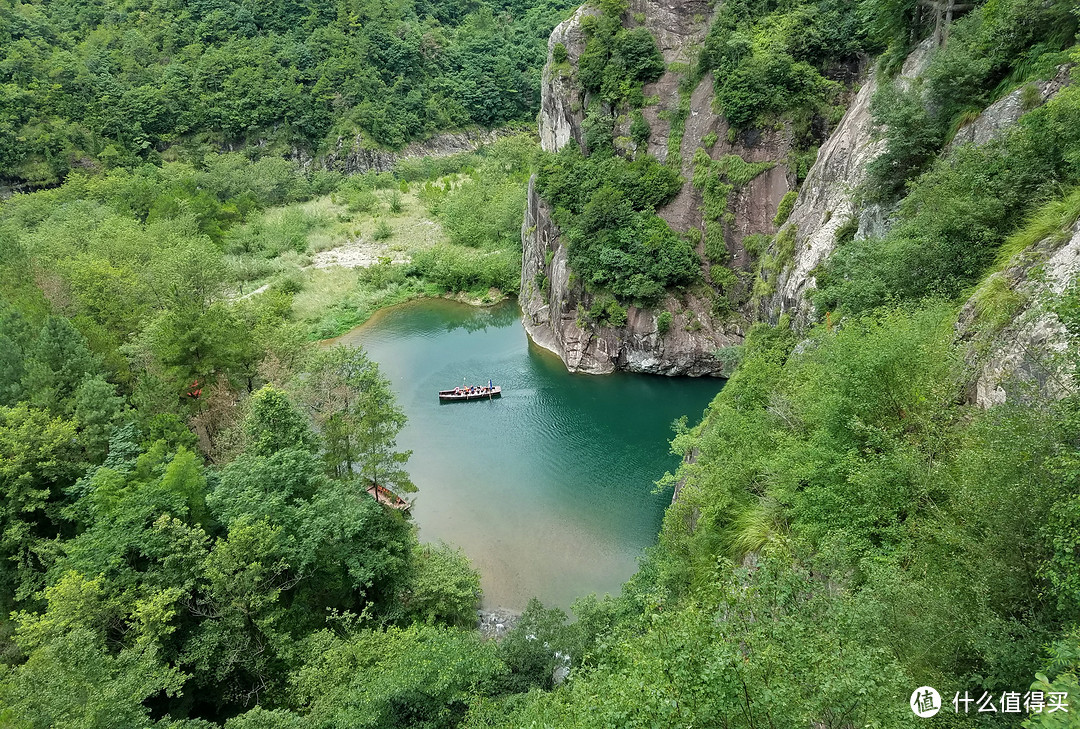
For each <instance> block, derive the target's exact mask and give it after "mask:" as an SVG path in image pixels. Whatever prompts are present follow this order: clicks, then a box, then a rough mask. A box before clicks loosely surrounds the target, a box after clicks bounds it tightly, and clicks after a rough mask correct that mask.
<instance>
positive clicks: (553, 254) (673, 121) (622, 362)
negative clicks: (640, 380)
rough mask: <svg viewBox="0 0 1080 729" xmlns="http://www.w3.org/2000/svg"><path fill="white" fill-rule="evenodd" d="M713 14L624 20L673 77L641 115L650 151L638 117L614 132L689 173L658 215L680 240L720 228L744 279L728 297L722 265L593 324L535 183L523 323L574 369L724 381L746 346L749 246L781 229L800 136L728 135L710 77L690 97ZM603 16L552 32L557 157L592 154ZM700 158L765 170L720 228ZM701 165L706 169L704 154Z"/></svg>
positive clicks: (550, 122) (550, 130) (544, 100)
mask: <svg viewBox="0 0 1080 729" xmlns="http://www.w3.org/2000/svg"><path fill="white" fill-rule="evenodd" d="M710 6H711V3H709V2H707V1H706V0H694V1H692V2H685V3H677V4H670V3H668V4H665V3H660V2H655V1H654V0H634V1H633V2H631V3H630V7H629V12H628V13H627V18H628V19H627V21H626V22H627V23H628V24H630V25H633V26H638V25H640V26H644V27H646V28H648V29H649V30H650V32H652V34H653V35H654V37H655V38H656V40H657V45H658V47H659V49H660V52H661V53H662V55H663V57H664V61H665V64H666V70H665V72H664V73H663V75H662V76H661V77H660V78H659V79H658V80H656V81H654V82H652V83H648V84H646V85H645V86H644V88H643V90H642V93H643V95H644V97H645V98H646V99H648V100H649V102H648V103H647V104H646V105H645V107H644V108H643V109H641V115H642V117H643V118H644V119H645V121H646V122H647V123H648V125H649V127H650V130H651V134H650V136H649V139H648V142H647V148H646V149H643V150H637V149H633V142H631V141H630V124H631V120H630V118H629V116H628V115H624V116H622V117H620V118H619V119H618V120H617V122H616V127H615V135H616V144H617V145H622V147H623V148H624V151H625V150H626V148H627V147H630V150H629V152H630V153H636V152H647V153H648V154H651V155H653V156H655V157H656V158H657V159H658V160H660V161H662V162H666V163H668V164H669V165H671V166H674V167H676V168H677V169H678V170H679V171H680V173H681V174H682V176H683V179H684V181H685V182H684V184H683V186H682V188H681V190H680V191H679V192H678V194H677V195H676V196H675V197H674V199H672V200H671V201H670V202H668V203H667V204H666V205H664V206H662V207H661V208H660V209H658V210H657V213H658V214H659V215H660V217H662V218H663V219H664V220H665V221H667V223H668V224H669V225H670V226H671V228H672V229H673V230H675V231H677V232H680V233H691V234H693V232H694V231H702V230H704V229H705V228H706V226H707V225H716V226H722V236H723V243H724V246H725V247H726V249H727V250H726V255H725V258H726V259H727V260H725V261H724V262H723V266H724V268H725V269H727V270H732V269H733V270H734V271H735V272H736V274H737V275H736V277H735V280H734V282H732V281H731V279H730V274H728V275H725V277H724V279H723V280H724V281H725V282H726V283H727V284H728V285H727V287H726V288H727V291H726V292H725V293H720V287H719V285H718V284H717V282H716V281H714V277H713V276H712V275H711V266H712V264H710V263H704V264H703V283H702V284H701V285H699V286H697V287H694V288H692V289H691V290H688V291H684V292H682V293H680V294H679V295H669V296H667V298H666V299H664V300H663V301H662V302H661V303H660V304H659V305H658V306H655V307H652V308H650V309H641V308H638V307H635V306H629V307H628V310H627V318H626V322H625V324H624V325H621V326H607V325H595V324H592V323H590V322H589V321H587V320H585V319H583V317H582V316H580V313H579V312H580V311H582V310H587V309H588V308H589V306H590V304H591V302H592V301H593V299H594V298H595V297H594V295H593V294H592V293H590V292H588V291H586V290H585V287H584V286H583V285H582V284H581V283H580V282H577V281H576V280H575V279H574V277H573V275H572V272H571V271H570V270H569V268H568V266H567V251H566V247H565V245H566V244H565V241H564V240H562V238H561V237H560V234H559V230H558V228H557V227H556V225H555V224H554V221H553V220H552V210H551V208H550V206H549V204H548V203H547V202H545V201H544V200H543V199H542V198H541V196H540V195H539V194H538V192H537V190H536V188H535V185H530V190H529V197H528V209H527V211H526V215H525V223H524V225H523V228H522V244H523V265H522V279H521V282H522V288H521V305H522V310H523V312H524V322H525V327H526V329H527V330H528V332H529V334H530V336H532V338H533V339H534V340H535V341H536V342H537V343H539V344H541V345H542V346H544V347H547V348H548V349H550V350H552V351H553V352H555V353H557V354H559V355H560V356H561V357H562V359H563V361H564V362H565V363H566V366H567V367H568V368H569V369H570V370H571V371H575V372H589V373H607V372H612V371H614V370H616V369H622V370H629V371H633V372H647V373H656V374H666V375H695V376H696V375H719V374H722V373H723V371H724V361H723V357H722V356H720V353H719V352H718V350H722V349H723V348H724V347H727V346H730V345H733V344H738V343H739V342H741V340H742V337H743V333H744V329H745V326H746V325H747V323H748V321H749V320H748V318H747V316H746V315H745V313H746V310H745V307H741V306H740V304H741V303H743V302H745V301H746V299H748V297H749V289H750V286H751V285H752V281H751V279H752V266H753V261H752V257H751V255H750V254H749V253H748V252H747V250H746V248H745V246H744V245H743V241H744V239H745V238H746V237H747V236H749V235H752V234H755V233H759V234H772V233H774V232H775V226H774V225H773V223H772V219H773V217H774V216H775V214H776V210H777V207H778V206H779V204H780V202H781V200H783V198H784V195H786V194H787V193H788V192H789V191H790V190H791V189H792V188H793V187H794V185H795V179H794V175H793V174H792V172H791V171H790V170H789V167H788V165H787V164H786V158H787V154H788V152H789V151H790V150H791V144H792V139H791V137H792V135H791V131H790V129H788V128H787V126H785V125H779V126H778V127H776V128H770V129H767V130H758V131H753V132H748V133H743V134H734V133H729V127H728V125H727V123H726V122H725V120H724V117H723V115H721V114H719V113H717V112H716V111H715V110H714V108H713V104H712V99H713V89H712V80H711V77H710V76H709V75H706V76H705V78H704V79H703V80H702V81H701V82H700V83H699V84H698V85H697V86H696V88H694V89H692V90H690V91H687V89H686V77H687V75H688V74H689V69H690V66H691V63H692V62H693V60H694V58H695V56H696V54H697V52H698V51H699V50H700V47H701V44H702V42H703V40H704V38H705V35H706V33H707V31H708V28H709V20H710V18H711V14H712V13H711V9H710ZM598 12H599V11H598V10H596V9H593V8H591V7H590V6H583V7H582V8H581V9H579V10H578V11H577V13H576V14H575V15H574V16H573V17H572V18H570V19H569V20H567V21H565V22H564V23H562V24H561V25H559V26H558V27H557V28H556V29H555V31H554V33H553V34H552V36H551V41H550V44H549V58H548V63H547V66H546V67H545V69H544V75H543V80H542V89H541V110H540V115H539V129H540V140H541V144H542V146H543V148H544V150H545V151H547V152H557V151H559V150H560V149H562V148H563V147H564V146H565V145H567V144H577V145H579V146H582V147H583V144H584V136H585V134H584V129H583V126H584V117H585V113H584V110H585V108H587V106H588V104H589V102H590V99H589V98H588V96H587V94H585V92H584V91H582V89H581V87H580V85H579V84H578V83H577V81H576V79H575V69H576V68H577V64H578V61H579V59H580V57H581V54H582V52H583V51H584V49H585V42H586V38H585V34H584V32H583V29H582V21H583V19H584V18H585V17H587V16H588V15H594V14H596V13H598ZM556 48H559V49H560V51H561V50H562V49H565V52H566V58H565V60H563V61H559V62H557V61H556V60H555V59H554V57H553V54H554V52H555V49H556ZM712 140H715V141H712ZM707 141H712V144H711V145H709V144H707ZM698 150H705V151H706V153H707V155H708V157H707V159H709V160H713V161H719V160H723V159H724V158H731V157H732V156H738V157H739V158H741V160H742V161H743V162H746V163H750V164H754V163H763V164H761V165H760V167H761V171H760V173H759V174H756V175H755V176H754V177H753V178H752V179H750V180H748V181H744V182H743V184H741V185H738V186H735V189H734V190H732V192H731V194H730V196H729V198H728V200H727V204H726V212H727V215H725V216H723V218H722V219H721V220H716V221H706V220H705V219H704V218H703V207H704V206H703V199H702V191H701V190H699V189H697V188H696V187H695V186H694V185H693V184H692V182H691V181H692V180H693V178H694V167H695V153H697V152H698ZM697 162H698V163H700V162H701V160H700V158H699V159H698V160H697ZM696 235H697V237H699V238H700V239H701V242H700V243H698V244H697V248H698V253H699V255H700V257H701V259H702V261H707V260H708V257H707V256H706V253H705V243H704V236H701V235H700V233H697V234H696ZM718 265H719V264H718ZM720 298H725V299H726V300H727V299H734V300H735V303H736V306H735V307H734V308H735V310H734V312H733V311H732V310H731V307H730V306H728V305H726V304H725V305H724V306H720V307H718V305H717V303H718V299H720ZM661 322H663V323H661Z"/></svg>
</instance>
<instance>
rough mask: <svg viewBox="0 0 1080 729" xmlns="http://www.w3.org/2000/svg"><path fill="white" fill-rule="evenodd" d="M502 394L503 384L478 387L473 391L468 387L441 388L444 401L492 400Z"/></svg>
mask: <svg viewBox="0 0 1080 729" xmlns="http://www.w3.org/2000/svg"><path fill="white" fill-rule="evenodd" d="M501 395H502V386H501V385H495V386H494V387H476V388H473V389H472V390H471V391H470V390H469V388H467V387H458V388H455V389H453V390H439V400H441V401H442V402H457V401H459V400H462V401H464V400H491V399H492V398H496V397H500V396H501Z"/></svg>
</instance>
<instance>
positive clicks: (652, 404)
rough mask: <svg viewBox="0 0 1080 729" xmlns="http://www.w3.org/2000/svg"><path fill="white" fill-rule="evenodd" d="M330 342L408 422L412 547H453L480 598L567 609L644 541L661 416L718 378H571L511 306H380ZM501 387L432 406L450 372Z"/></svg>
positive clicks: (649, 536)
mask: <svg viewBox="0 0 1080 729" xmlns="http://www.w3.org/2000/svg"><path fill="white" fill-rule="evenodd" d="M338 341H340V342H342V343H345V344H352V345H360V346H363V347H364V348H365V349H366V350H367V351H368V353H369V354H370V356H371V357H372V358H373V359H374V360H375V361H376V362H378V363H379V365H380V366H381V368H382V370H383V373H384V374H385V375H386V376H387V377H389V378H390V380H391V382H392V383H393V387H394V390H395V392H396V394H397V397H398V402H399V403H400V404H401V406H402V407H403V408H404V410H405V413H406V414H407V415H408V417H409V424H408V425H407V426H406V428H405V430H403V431H402V433H401V435H400V437H399V439H398V442H399V445H400V446H401V447H403V448H407V449H412V451H413V456H412V459H411V460H410V461H409V472H410V473H411V475H412V477H413V481H414V482H415V483H416V485H417V487H418V488H419V491H418V493H417V494H416V495H415V496H416V503H415V507H414V508H413V517H414V518H415V520H416V523H417V525H418V526H419V528H420V537H421V539H423V540H425V541H438V540H443V541H446V542H448V543H450V544H455V545H458V546H460V547H461V548H462V549H464V550H465V553H466V554H467V555H468V556H469V557H470V559H472V561H473V564H474V565H475V566H476V567H477V568H478V569H479V570H480V572H481V575H482V584H483V588H484V604H485V606H487V607H496V606H501V607H506V608H512V609H521V608H522V607H524V605H525V603H526V601H527V600H528V599H529V598H530V597H532V596H536V597H539V598H540V599H541V600H543V601H544V602H545V603H547V604H549V605H559V606H561V607H564V608H565V607H568V606H569V605H570V603H571V602H572V601H573V600H574V598H576V597H579V596H581V595H584V594H587V593H589V592H597V593H601V594H602V593H605V592H611V593H617V592H618V591H619V587H620V585H621V584H622V583H623V582H624V581H625V580H626V579H627V578H628V577H629V576H630V575H631V574H633V572H634V570H635V568H636V560H637V558H638V556H639V555H640V554H641V551H642V549H643V548H644V547H646V546H647V545H650V544H652V543H654V542H655V540H656V534H657V531H658V529H659V526H660V522H661V519H662V517H663V512H664V507H665V506H666V505H667V504H668V503H669V502H670V499H671V494H670V491H668V492H666V493H663V494H654V493H652V490H653V483H654V482H655V481H656V480H657V479H658V478H660V477H661V476H663V475H664V472H665V471H669V470H673V469H674V468H675V467H676V466H677V465H678V459H677V458H676V457H675V456H672V455H671V454H670V453H669V451H668V441H669V440H670V438H671V435H672V431H671V423H672V421H674V420H675V419H677V418H679V417H680V416H682V415H687V416H689V418H690V421H691V422H696V421H697V420H699V419H700V417H701V413H702V411H703V410H704V408H705V406H706V405H707V404H708V403H709V401H710V400H711V399H712V398H713V397H714V396H715V395H716V393H717V392H718V391H719V390H720V387H721V385H722V381H721V380H717V379H711V378H702V379H690V378H666V377H651V376H647V375H627V374H615V375H608V376H603V377H595V376H590V375H572V374H570V373H568V372H567V371H566V369H565V367H563V364H562V362H560V361H559V359H558V358H557V357H555V356H554V355H552V354H550V353H549V352H546V351H544V350H542V349H540V348H539V347H537V346H536V345H534V344H532V343H531V342H530V341H529V339H528V337H527V336H526V334H525V330H524V329H523V328H522V325H521V322H520V310H519V309H518V307H517V306H516V305H515V304H504V305H501V306H498V307H495V308H492V309H478V308H475V307H471V306H467V305H464V304H458V303H454V302H448V301H442V300H431V299H429V300H421V301H418V302H413V303H409V304H405V305H402V306H398V307H394V308H391V309H387V310H384V311H382V312H380V313H379V314H377V315H376V316H375V317H373V318H372V320H371V321H369V322H368V323H366V324H365V325H363V326H362V327H359V328H357V329H354V330H353V331H351V332H349V333H348V334H346V335H344V336H343V337H341V338H340V339H339V340H338ZM463 378H464V380H465V381H467V382H468V383H469V384H481V383H486V382H487V380H488V378H491V379H492V380H494V381H495V384H499V385H502V387H503V396H502V398H500V399H497V400H494V401H490V402H489V401H474V402H458V403H446V404H442V403H440V402H439V399H438V396H437V392H438V391H439V390H442V389H447V388H451V387H455V386H457V385H460V384H461V383H462V380H463Z"/></svg>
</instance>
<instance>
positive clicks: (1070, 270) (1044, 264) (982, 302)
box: [957, 225, 1080, 408]
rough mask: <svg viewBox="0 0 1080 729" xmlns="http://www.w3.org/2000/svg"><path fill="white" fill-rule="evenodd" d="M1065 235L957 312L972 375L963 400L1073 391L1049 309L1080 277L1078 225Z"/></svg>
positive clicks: (1013, 266) (1061, 335)
mask: <svg viewBox="0 0 1080 729" xmlns="http://www.w3.org/2000/svg"><path fill="white" fill-rule="evenodd" d="M1069 233H1070V235H1068V236H1065V237H1059V238H1050V239H1047V240H1044V241H1042V242H1041V243H1039V244H1038V245H1037V246H1035V247H1034V248H1032V249H1030V250H1028V251H1024V252H1023V253H1020V254H1019V255H1017V256H1016V257H1015V258H1014V259H1013V260H1012V261H1011V262H1010V263H1009V265H1008V266H1007V267H1006V268H1005V269H1004V270H1002V271H1000V272H998V273H995V274H993V275H992V276H989V277H988V278H987V279H986V281H984V282H983V283H982V285H981V286H980V287H979V289H978V290H977V291H976V292H975V294H974V295H973V296H972V298H971V299H970V300H969V301H968V303H967V304H966V305H965V306H964V308H963V310H962V311H961V314H960V318H959V321H958V323H957V334H958V336H959V337H960V339H961V340H964V341H967V342H968V343H969V345H970V347H969V357H968V359H969V365H971V366H972V368H973V370H974V377H973V378H972V383H973V384H972V389H971V392H970V393H969V398H970V399H971V401H972V402H974V403H976V404H978V405H979V406H981V407H984V408H988V407H992V406H994V405H1000V404H1002V403H1004V402H1006V401H1007V400H1015V399H1019V400H1024V399H1026V398H1028V397H1029V396H1031V395H1032V394H1036V393H1037V394H1039V395H1042V396H1049V397H1060V396H1062V395H1065V394H1067V393H1069V392H1072V390H1073V389H1074V386H1075V383H1074V381H1073V379H1072V375H1073V373H1070V372H1068V371H1067V369H1066V363H1063V362H1061V361H1059V359H1060V358H1059V357H1058V356H1057V355H1058V354H1059V353H1060V352H1061V351H1062V350H1064V349H1065V344H1066V342H1065V330H1064V327H1063V326H1062V324H1061V322H1060V321H1059V320H1058V318H1057V315H1056V314H1054V313H1053V311H1052V306H1051V304H1052V302H1053V299H1054V297H1055V296H1057V295H1060V294H1061V293H1062V292H1064V291H1065V289H1066V288H1067V287H1068V286H1069V285H1070V284H1071V283H1072V282H1074V281H1076V280H1077V277H1078V275H1080V226H1077V225H1074V226H1073V228H1072V230H1071V231H1069ZM995 318H997V319H999V320H1000V319H1001V318H1004V319H1005V321H1003V322H1002V321H994V319H995Z"/></svg>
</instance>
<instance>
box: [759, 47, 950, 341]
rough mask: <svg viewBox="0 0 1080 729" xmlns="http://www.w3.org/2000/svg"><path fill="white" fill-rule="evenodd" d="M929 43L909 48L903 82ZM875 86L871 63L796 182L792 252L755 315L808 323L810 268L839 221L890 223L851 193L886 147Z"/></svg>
mask: <svg viewBox="0 0 1080 729" xmlns="http://www.w3.org/2000/svg"><path fill="white" fill-rule="evenodd" d="M933 48H934V46H933V39H927V40H926V41H924V42H923V43H921V44H920V45H919V46H918V47H916V48H915V50H914V51H912V53H911V55H910V56H908V58H907V60H906V61H905V62H904V65H903V68H902V70H901V72H900V75H899V81H900V82H901V83H905V82H908V83H910V82H911V81H913V80H914V79H915V78H916V77H917V76H918V75H919V74H921V73H922V72H923V71H924V70H925V69H926V66H927V64H928V63H929V61H930V56H931V55H932V52H933ZM877 89H878V79H877V73H876V71H875V70H874V69H873V68H872V67H871V68H869V69H868V70H867V72H866V73H865V74H864V76H863V78H862V79H861V82H860V87H859V91H858V93H857V94H856V95H855V98H854V100H853V101H852V103H851V105H850V106H849V107H848V110H847V112H846V113H845V114H844V117H843V119H841V121H840V124H839V126H837V128H836V130H835V131H834V132H833V134H832V136H830V137H829V139H828V140H827V141H826V142H825V144H823V145H822V146H821V148H820V149H819V150H818V156H817V160H816V161H815V162H814V166H813V167H812V168H811V169H810V172H809V174H807V176H806V180H804V181H803V184H802V187H801V188H799V197H798V198H797V199H796V201H795V207H794V208H793V209H792V211H791V216H790V217H789V218H788V220H787V222H786V223H785V224H784V228H789V229H791V231H792V232H794V235H795V252H794V255H793V256H792V259H791V261H790V262H789V263H788V264H787V265H786V266H785V267H784V268H783V269H782V270H781V271H780V272H779V273H778V274H777V276H776V280H775V281H774V282H773V283H774V291H773V293H772V294H771V295H770V296H769V297H767V298H766V300H765V301H764V302H763V304H762V307H761V310H760V312H759V316H760V317H761V318H762V319H764V320H766V321H771V322H773V323H775V322H776V321H777V320H778V319H779V318H780V316H781V315H782V314H789V315H790V316H791V317H792V320H793V323H794V324H795V325H796V326H801V325H804V324H806V323H807V321H808V320H809V318H810V315H811V313H812V306H811V304H810V301H809V298H808V296H807V295H808V294H809V292H810V291H811V290H812V289H813V288H814V286H815V281H814V269H815V268H817V267H818V266H819V265H820V264H822V263H823V262H824V261H825V259H826V258H828V257H829V254H831V253H832V252H833V250H835V248H836V237H837V232H838V231H839V230H840V229H841V227H844V226H848V225H852V224H857V226H858V228H857V231H856V233H855V235H856V237H863V236H866V235H882V234H883V233H884V232H885V229H886V228H887V226H888V220H887V213H886V211H882V210H880V209H877V208H874V209H869V210H863V211H858V210H856V207H855V193H856V191H857V190H858V188H859V186H860V185H861V184H862V183H863V181H864V180H865V179H866V166H867V165H868V164H869V163H870V162H872V161H873V160H874V159H875V158H876V157H877V156H878V155H879V154H881V153H882V151H884V143H883V142H882V141H881V140H879V139H878V138H877V137H876V135H875V134H874V124H873V119H872V118H871V115H870V100H871V99H872V98H873V97H874V93H875V92H877Z"/></svg>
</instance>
